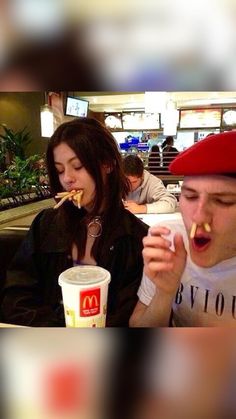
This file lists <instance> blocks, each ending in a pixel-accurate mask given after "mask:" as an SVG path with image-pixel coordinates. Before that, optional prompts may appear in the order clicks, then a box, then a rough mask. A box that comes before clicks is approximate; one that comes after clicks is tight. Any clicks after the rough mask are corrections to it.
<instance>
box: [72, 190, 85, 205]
mask: <svg viewBox="0 0 236 419" xmlns="http://www.w3.org/2000/svg"><path fill="white" fill-rule="evenodd" d="M82 195H83V191H77V192H76V193H75V194H74V195H73V196H72V200H73V201H76V203H77V207H78V208H81V198H82Z"/></svg>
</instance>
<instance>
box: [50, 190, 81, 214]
mask: <svg viewBox="0 0 236 419" xmlns="http://www.w3.org/2000/svg"><path fill="white" fill-rule="evenodd" d="M82 194H83V191H82V190H79V191H76V190H73V191H70V192H58V193H57V195H56V196H55V198H60V201H59V202H58V203H57V204H56V205H55V206H54V207H53V208H54V209H57V208H59V207H60V206H61V205H62V204H63V203H64V202H65V201H66V200H67V199H68V200H75V202H76V203H77V206H78V208H81V204H80V203H81V198H82Z"/></svg>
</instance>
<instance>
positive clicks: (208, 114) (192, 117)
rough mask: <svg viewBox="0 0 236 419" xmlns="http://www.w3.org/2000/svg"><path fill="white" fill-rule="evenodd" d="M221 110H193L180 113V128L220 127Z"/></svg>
mask: <svg viewBox="0 0 236 419" xmlns="http://www.w3.org/2000/svg"><path fill="white" fill-rule="evenodd" d="M220 122H221V110H220V109H192V110H187V109H186V110H183V109H181V111H180V128H210V127H212V128H213V127H214V128H217V127H220Z"/></svg>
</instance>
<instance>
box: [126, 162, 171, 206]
mask: <svg viewBox="0 0 236 419" xmlns="http://www.w3.org/2000/svg"><path fill="white" fill-rule="evenodd" d="M123 168H124V172H125V175H126V177H127V179H128V181H129V193H128V194H127V195H126V198H125V201H124V205H125V208H126V209H128V210H129V211H131V212H132V213H134V214H138V213H143V214H145V213H157V214H158V213H171V212H175V209H176V206H177V200H176V198H175V197H174V195H172V194H170V193H169V192H168V191H167V190H166V188H165V186H164V185H163V182H162V181H161V180H160V179H158V178H157V177H156V176H154V175H152V174H151V173H149V172H148V171H147V170H145V169H144V166H143V162H142V160H141V159H140V158H139V157H138V156H136V155H133V154H130V155H128V156H125V157H124V158H123Z"/></svg>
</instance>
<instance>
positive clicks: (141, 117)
mask: <svg viewBox="0 0 236 419" xmlns="http://www.w3.org/2000/svg"><path fill="white" fill-rule="evenodd" d="M122 123H123V128H124V129H132V130H136V129H159V128H160V120H159V113H158V114H154V113H144V112H123V113H122Z"/></svg>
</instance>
